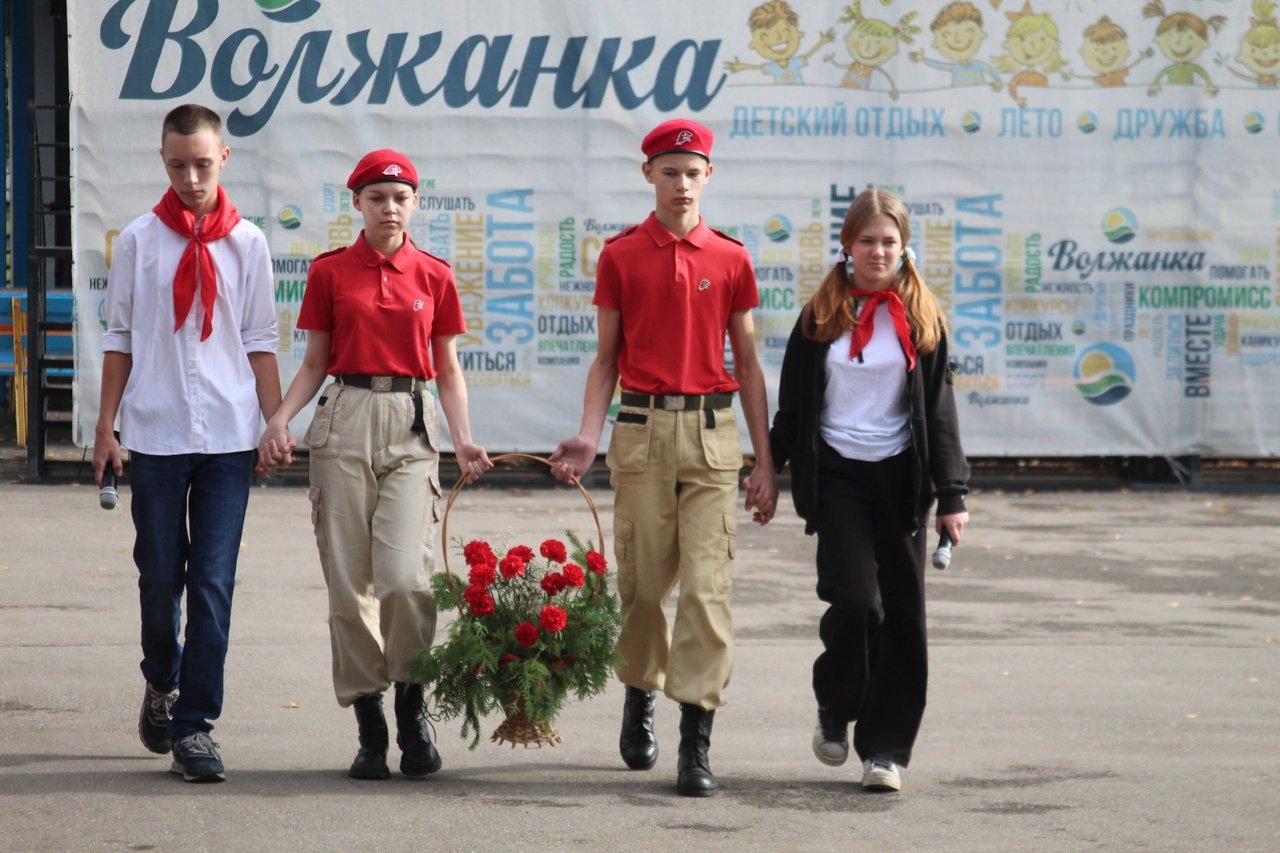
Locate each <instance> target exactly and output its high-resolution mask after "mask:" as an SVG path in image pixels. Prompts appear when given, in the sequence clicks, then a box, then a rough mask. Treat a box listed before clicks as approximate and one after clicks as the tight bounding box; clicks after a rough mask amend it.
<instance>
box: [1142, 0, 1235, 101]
mask: <svg viewBox="0 0 1280 853" xmlns="http://www.w3.org/2000/svg"><path fill="white" fill-rule="evenodd" d="M1142 17H1144V18H1159V19H1160V23H1159V24H1158V25H1157V26H1156V45H1157V46H1158V47H1159V48H1160V52H1161V53H1163V54H1164V55H1165V56H1166V57H1167V58H1169V59H1171V60H1173V64H1172V65H1170V66H1167V67H1166V68H1164V69H1163V70H1162V71H1161V72H1160V73H1159V74H1157V75H1156V79H1154V80H1152V81H1151V87H1150V88H1149V89H1147V94H1148V95H1154V94H1156V93H1157V92H1159V91H1160V88H1161V86H1160V84H1161V82H1164V81H1168V83H1169V85H1170V86H1193V85H1195V80H1196V78H1197V77H1199V78H1200V79H1202V80H1204V90H1205V92H1206V93H1207V94H1209V95H1216V94H1218V87H1217V86H1215V85H1213V81H1212V80H1210V79H1209V75H1208V73H1207V72H1206V71H1205V70H1204V69H1203V68H1201V67H1200V66H1199V65H1196V64H1195V62H1193V61H1192V60H1194V59H1195V58H1196V57H1198V56H1199V55H1200V54H1202V53H1204V51H1205V48H1207V47H1208V46H1209V30H1211V29H1212V30H1213V31H1214V32H1215V33H1216V32H1218V31H1219V30H1221V29H1222V27H1223V26H1224V25H1225V24H1226V23H1227V19H1226V17H1224V16H1223V15H1214V16H1213V17H1212V18H1209V19H1208V20H1205V19H1204V18H1201V17H1200V16H1199V15H1193V14H1191V13H1190V12H1175V13H1174V14H1172V15H1168V14H1165V11H1164V3H1163V2H1162V0H1149V2H1148V3H1147V5H1145V6H1143V7H1142Z"/></svg>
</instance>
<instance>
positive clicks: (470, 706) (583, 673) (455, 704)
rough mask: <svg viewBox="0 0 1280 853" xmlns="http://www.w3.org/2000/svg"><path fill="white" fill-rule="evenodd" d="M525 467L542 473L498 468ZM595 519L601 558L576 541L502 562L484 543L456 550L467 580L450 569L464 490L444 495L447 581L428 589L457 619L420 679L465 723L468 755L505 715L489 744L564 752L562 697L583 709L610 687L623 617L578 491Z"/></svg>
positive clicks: (511, 553)
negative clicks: (559, 718) (487, 720)
mask: <svg viewBox="0 0 1280 853" xmlns="http://www.w3.org/2000/svg"><path fill="white" fill-rule="evenodd" d="M513 459H525V460H532V461H536V462H540V463H542V464H545V465H547V466H550V465H551V462H550V461H549V460H547V459H544V458H542V457H539V456H530V455H527V454H523V453H508V454H503V455H500V456H495V457H493V461H494V462H495V463H497V462H502V461H507V460H513ZM574 484H575V485H576V486H577V488H578V491H579V493H580V494H581V495H582V497H583V499H584V500H585V501H586V503H587V506H588V508H589V509H590V510H591V516H592V519H593V521H594V522H595V528H596V535H597V537H598V539H597V540H596V541H598V542H599V543H600V550H596V549H595V548H594V547H593V546H592V543H590V542H586V543H584V542H582V541H581V540H579V539H578V538H577V537H576V536H575V535H574V534H573V533H572V532H566V536H567V537H568V539H569V541H570V542H571V543H572V545H573V546H574V548H573V551H570V550H569V549H568V547H567V546H566V545H565V544H564V543H563V542H561V541H560V540H557V539H547V540H545V541H544V542H542V544H541V546H540V548H539V550H538V551H537V552H535V551H534V550H533V549H532V548H530V547H528V546H525V545H517V546H515V547H512V548H510V549H509V550H508V551H507V552H506V555H505V556H503V557H499V556H498V555H497V554H495V553H494V552H493V550H492V548H491V546H490V545H489V544H488V543H487V542H485V541H483V540H472V541H471V542H468V543H466V544H464V543H463V540H462V539H457V540H455V542H454V543H453V545H454V547H455V548H457V549H458V550H460V551H461V552H462V553H463V555H464V557H465V558H466V562H467V565H468V567H469V573H468V576H467V578H466V579H465V580H464V579H462V578H460V577H457V576H455V575H454V573H453V572H452V571H451V570H450V567H449V554H448V552H449V550H450V548H449V542H450V540H449V519H450V514H451V513H452V510H453V507H454V503H455V501H456V500H457V497H458V495H459V494H460V493H461V491H462V488H463V486H464V485H465V484H464V482H463V481H462V480H461V479H459V480H458V482H457V483H456V484H455V485H454V487H453V489H452V490H451V491H450V493H449V497H448V500H447V502H446V504H445V511H444V515H443V518H442V519H441V525H440V526H441V538H442V540H443V541H444V542H445V543H446V545H445V548H444V550H443V555H442V557H443V559H442V562H443V564H444V572H443V573H442V574H440V575H437V576H435V577H434V578H433V580H432V592H433V593H434V594H435V595H436V597H437V601H438V602H440V604H441V606H453V607H456V608H457V609H458V618H457V619H455V620H454V621H453V623H451V624H450V626H449V634H448V637H447V638H446V640H445V641H444V642H443V643H441V644H439V645H437V646H435V647H433V648H432V649H424V650H423V652H422V654H421V656H420V664H419V668H418V675H419V677H420V678H421V680H422V681H423V683H424V684H428V685H430V686H431V689H432V696H433V697H434V699H435V704H436V707H437V709H438V710H439V711H440V713H441V715H442V716H444V717H446V718H448V717H455V716H460V717H462V718H463V726H462V732H463V735H464V737H465V736H466V735H467V733H468V731H470V732H471V733H472V734H473V735H474V737H473V740H472V744H471V746H472V748H474V747H475V745H476V743H477V742H478V740H479V718H480V716H481V715H482V714H484V713H487V712H489V711H497V710H501V711H502V712H503V714H504V715H505V719H504V720H503V722H502V724H501V725H499V726H498V728H497V730H496V731H494V732H493V734H492V736H491V737H490V740H491V741H493V742H495V743H499V744H502V743H509V744H511V745H512V747H514V746H516V745H517V744H520V745H523V746H524V747H525V748H528V747H531V746H537V747H541V746H543V745H545V744H549V745H552V746H554V745H555V744H557V743H559V742H560V739H561V738H560V734H559V732H558V731H556V728H555V725H554V718H555V715H556V713H557V712H558V711H559V710H560V709H561V708H562V707H563V705H564V703H565V702H566V701H567V698H568V695H569V694H571V693H572V694H573V695H575V696H577V698H580V699H584V698H587V697H588V696H592V695H595V694H597V693H599V692H601V691H602V690H604V688H605V687H606V686H607V684H608V683H609V681H610V680H611V676H612V668H613V664H614V662H615V660H616V644H617V636H618V632H619V631H620V630H621V626H622V617H621V613H620V612H619V608H618V605H617V601H616V599H615V598H614V596H613V595H612V593H611V592H610V591H609V583H608V577H607V574H606V572H607V562H606V561H605V558H604V556H603V553H602V552H603V549H604V529H603V528H602V527H601V524H600V514H599V512H598V511H597V510H596V506H595V502H594V501H593V500H592V499H591V495H590V494H589V493H588V492H587V490H586V489H585V488H584V487H583V486H582V484H581V483H579V482H577V481H574Z"/></svg>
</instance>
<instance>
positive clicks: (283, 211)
mask: <svg viewBox="0 0 1280 853" xmlns="http://www.w3.org/2000/svg"><path fill="white" fill-rule="evenodd" d="M276 222H279V223H280V227H281V228H284V229H285V230H287V231H296V230H297V229H298V228H301V227H302V208H300V207H298V206H297V205H296V204H286V205H285V206H284V207H282V208H280V212H279V213H277V214H276Z"/></svg>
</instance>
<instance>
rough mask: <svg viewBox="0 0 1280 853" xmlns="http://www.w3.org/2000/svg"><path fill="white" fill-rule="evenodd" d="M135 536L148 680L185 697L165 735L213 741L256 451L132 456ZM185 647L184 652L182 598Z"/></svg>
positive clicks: (220, 706)
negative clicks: (201, 735) (206, 735)
mask: <svg viewBox="0 0 1280 853" xmlns="http://www.w3.org/2000/svg"><path fill="white" fill-rule="evenodd" d="M130 469H131V470H130V489H131V493H132V499H131V508H132V512H133V526H134V529H135V531H136V532H137V539H136V540H135V542H134V546H133V561H134V563H136V564H137V566H138V591H139V599H140V600H141V603H142V675H143V677H145V678H146V679H147V681H148V682H149V683H150V684H151V685H152V687H155V688H156V689H157V690H162V691H168V690H172V689H173V688H174V687H180V688H181V692H180V694H179V697H178V701H177V703H175V704H174V706H173V720H172V721H171V722H170V723H169V733H170V735H171V736H172V737H173V738H174V739H175V740H176V739H178V738H180V737H185V736H187V735H189V734H194V733H195V732H209V731H212V729H213V726H212V725H211V724H210V723H209V720H216V719H217V718H218V715H219V714H221V713H222V676H223V665H224V663H225V662H226V658H227V640H228V637H229V635H230V631H231V594H232V591H233V589H234V587H235V579H236V559H237V557H238V556H239V554H240V534H241V533H242V532H243V530H244V515H245V508H246V507H247V506H248V503H249V482H250V478H251V476H252V474H253V451H252V450H246V451H242V452H238V453H214V454H203V453H187V454H180V455H177V456H153V455H151V454H145V453H137V452H134V453H131V454H130ZM184 591H185V592H186V594H187V630H186V637H185V643H179V640H178V631H179V628H180V625H181V622H182V594H183V592H184Z"/></svg>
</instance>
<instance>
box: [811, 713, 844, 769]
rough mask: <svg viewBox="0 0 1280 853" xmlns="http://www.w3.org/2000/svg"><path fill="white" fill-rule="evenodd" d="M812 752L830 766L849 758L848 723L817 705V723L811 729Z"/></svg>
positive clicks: (838, 764)
mask: <svg viewBox="0 0 1280 853" xmlns="http://www.w3.org/2000/svg"><path fill="white" fill-rule="evenodd" d="M813 754H814V755H816V756H817V757H818V760H819V761H821V762H822V763H823V764H826V765H828V766H830V767H839V766H840V765H841V764H844V763H845V762H846V761H848V760H849V724H848V723H845V722H841V721H840V720H838V719H837V718H836V716H835V714H832V713H831V712H830V711H828V710H827V709H826V708H824V707H822V706H821V705H819V706H818V725H816V726H814V729H813Z"/></svg>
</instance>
